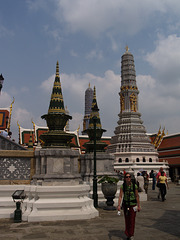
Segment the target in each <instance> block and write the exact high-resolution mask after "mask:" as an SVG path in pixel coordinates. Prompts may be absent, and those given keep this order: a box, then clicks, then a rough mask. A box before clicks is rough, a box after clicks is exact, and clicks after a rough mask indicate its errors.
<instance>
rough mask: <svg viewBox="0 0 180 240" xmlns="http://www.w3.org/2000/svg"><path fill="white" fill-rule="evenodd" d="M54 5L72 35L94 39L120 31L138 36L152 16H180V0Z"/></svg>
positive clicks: (82, 0)
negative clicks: (73, 33) (82, 35)
mask: <svg viewBox="0 0 180 240" xmlns="http://www.w3.org/2000/svg"><path fill="white" fill-rule="evenodd" d="M55 3H57V11H56V17H57V19H58V20H59V21H60V22H62V18H63V20H64V21H65V22H66V23H67V25H68V28H69V30H70V31H72V32H76V31H83V32H86V33H87V34H89V35H92V36H99V35H100V34H102V33H103V32H105V31H106V32H108V31H114V30H118V29H119V31H120V32H121V33H123V32H126V33H128V34H135V33H137V32H138V31H139V30H141V29H143V28H144V27H145V26H146V25H147V24H149V20H150V18H151V17H152V15H153V16H158V15H159V14H162V15H163V14H165V13H167V12H168V11H171V12H173V14H174V15H176V16H178V15H179V13H178V10H179V11H180V4H179V1H178V0H172V1H170V0H166V1H161V0H146V1H142V0H129V1H127V0H112V1H109V0H91V1H89V0H76V1H72V0H58V1H56V2H55ZM156 14H157V15H156ZM154 19H155V18H154ZM151 21H152V19H151Z"/></svg>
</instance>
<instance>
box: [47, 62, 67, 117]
mask: <svg viewBox="0 0 180 240" xmlns="http://www.w3.org/2000/svg"><path fill="white" fill-rule="evenodd" d="M56 113H65V109H64V101H63V95H62V89H61V82H60V77H59V63H58V61H57V64H56V77H55V80H54V86H53V90H52V94H51V100H50V104H49V110H48V114H56Z"/></svg>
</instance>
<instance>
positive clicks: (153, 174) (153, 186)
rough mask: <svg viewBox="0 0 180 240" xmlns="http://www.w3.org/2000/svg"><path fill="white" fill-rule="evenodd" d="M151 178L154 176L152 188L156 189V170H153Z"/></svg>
mask: <svg viewBox="0 0 180 240" xmlns="http://www.w3.org/2000/svg"><path fill="white" fill-rule="evenodd" d="M150 178H152V190H155V188H156V173H155V172H154V170H151V172H150Z"/></svg>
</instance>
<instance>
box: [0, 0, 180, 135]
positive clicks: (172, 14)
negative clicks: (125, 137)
mask: <svg viewBox="0 0 180 240" xmlns="http://www.w3.org/2000/svg"><path fill="white" fill-rule="evenodd" d="M0 6H1V7H0V53H1V54H0V56H1V57H0V74H1V73H2V74H3V76H4V78H5V81H4V86H3V89H2V94H1V96H0V108H3V107H8V106H9V105H10V104H11V102H12V99H13V97H14V98H15V103H14V104H13V111H12V122H11V130H12V132H13V137H14V138H16V139H17V138H18V137H17V132H18V127H17V121H18V122H19V124H20V126H21V127H23V128H32V124H31V120H32V119H33V121H34V122H35V123H36V124H37V125H39V126H45V125H46V122H45V121H44V120H42V119H41V116H42V115H43V114H46V113H47V111H48V107H49V101H50V95H51V91H52V86H53V81H54V74H55V70H56V62H57V60H58V61H59V65H60V77H61V84H62V91H63V97H64V103H65V105H66V106H67V107H68V110H69V112H70V115H71V116H72V117H73V120H71V121H70V130H72V131H75V130H76V129H77V128H78V126H79V124H80V125H81V129H82V121H83V116H84V93H85V90H86V89H87V87H88V84H89V82H90V84H91V87H92V88H93V86H94V85H95V86H96V93H97V101H98V106H99V109H100V117H101V122H102V127H103V128H104V129H106V130H107V132H106V133H105V134H104V135H106V136H112V135H113V134H114V133H113V132H114V129H115V127H116V126H117V121H118V114H119V112H120V100H119V91H120V83H121V78H120V75H121V66H120V64H121V56H122V54H123V53H124V52H125V46H126V45H128V46H129V49H130V52H131V53H132V54H133V55H134V59H135V68H136V75H137V85H138V88H139V90H140V94H139V111H140V112H141V114H142V117H141V118H142V120H143V121H144V125H145V127H146V130H147V132H148V133H154V132H157V131H158V129H159V126H160V125H161V126H162V127H165V128H166V131H167V130H168V133H169V134H170V133H177V132H180V130H179V122H180V14H179V13H180V1H179V0H164V1H162V0H128V1H127V0H111V1H109V0H0Z"/></svg>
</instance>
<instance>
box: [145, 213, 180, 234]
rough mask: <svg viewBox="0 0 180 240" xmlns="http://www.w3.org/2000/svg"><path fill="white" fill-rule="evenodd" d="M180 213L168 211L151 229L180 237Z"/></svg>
mask: <svg viewBox="0 0 180 240" xmlns="http://www.w3.org/2000/svg"><path fill="white" fill-rule="evenodd" d="M179 219H180V211H177V210H166V211H165V213H164V214H163V215H162V216H161V217H160V218H158V219H157V221H156V222H155V223H154V224H153V225H152V226H149V228H152V229H157V230H160V231H162V232H167V233H168V234H171V235H173V236H176V237H179V236H180V222H179Z"/></svg>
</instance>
